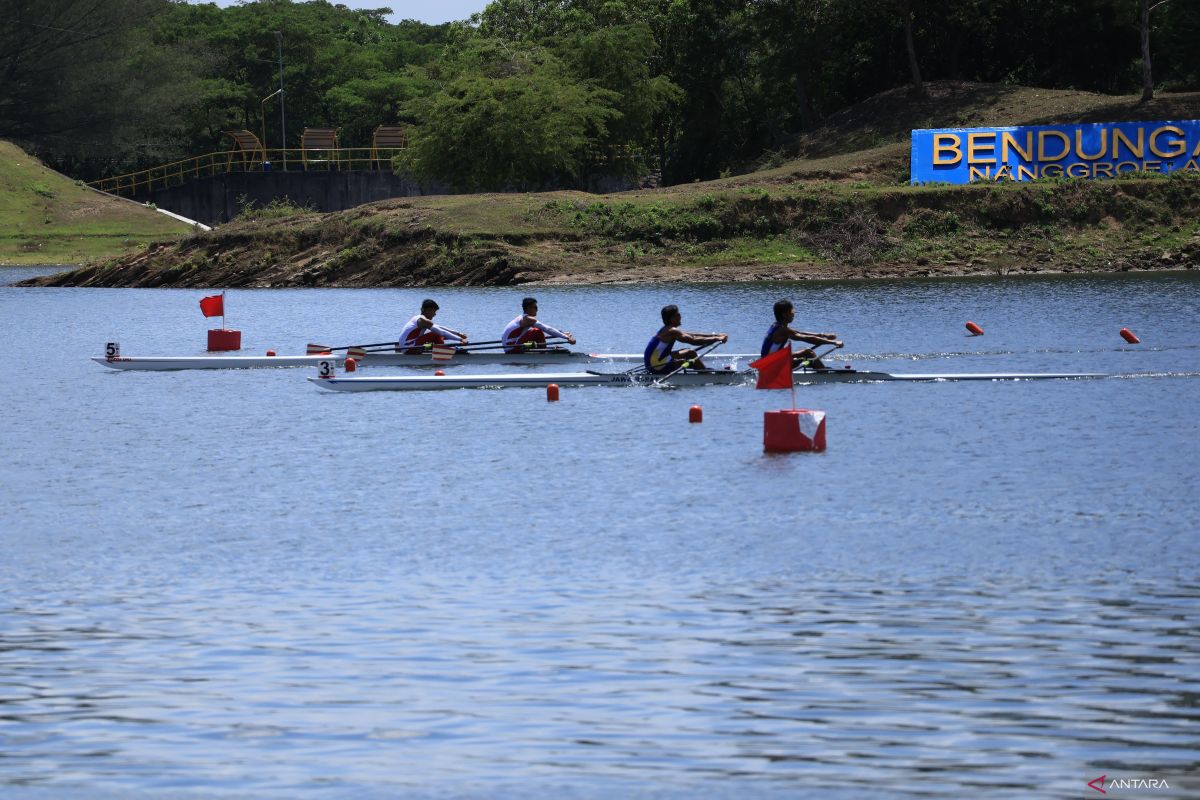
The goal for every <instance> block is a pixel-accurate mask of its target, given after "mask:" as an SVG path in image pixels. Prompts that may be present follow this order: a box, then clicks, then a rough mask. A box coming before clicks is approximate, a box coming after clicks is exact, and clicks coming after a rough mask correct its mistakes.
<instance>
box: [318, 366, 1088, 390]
mask: <svg viewBox="0 0 1200 800" xmlns="http://www.w3.org/2000/svg"><path fill="white" fill-rule="evenodd" d="M756 375H757V373H756V372H755V371H754V370H703V371H688V372H678V373H676V374H674V375H671V376H670V377H666V376H662V375H651V374H648V373H644V372H641V373H631V372H592V371H588V372H559V373H542V374H536V375H521V374H519V373H503V374H496V375H412V376H382V375H381V376H378V377H376V376H366V375H363V376H351V377H328V378H323V377H310V378H309V380H310V381H312V382H313V383H315V384H317V386H319V387H321V388H322V389H327V390H329V391H334V392H373V391H393V392H395V391H428V390H433V389H499V388H504V387H509V386H524V387H545V386H549V385H550V384H552V383H553V384H556V385H558V386H667V387H669V386H713V385H730V386H742V385H752V384H753V383H754V382H755V376H756ZM1103 377H1105V375H1103V374H1101V373H1093V372H957V373H928V374H893V373H889V372H871V371H860V370H855V369H830V370H798V371H796V372H794V373H792V378H793V381H794V382H795V383H797V384H814V383H872V382H879V381H924V382H931V381H1027V380H1049V379H1063V378H1103Z"/></svg>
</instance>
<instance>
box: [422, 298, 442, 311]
mask: <svg viewBox="0 0 1200 800" xmlns="http://www.w3.org/2000/svg"><path fill="white" fill-rule="evenodd" d="M427 308H432V309H433V310H434V311H437V309H438V304H437V303H435V302H434V301H433V300H432V299H431V298H429V297H426V298H425V299H424V300H422V301H421V310H422V311H424V310H425V309H427Z"/></svg>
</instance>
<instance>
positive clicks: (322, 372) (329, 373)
mask: <svg viewBox="0 0 1200 800" xmlns="http://www.w3.org/2000/svg"><path fill="white" fill-rule="evenodd" d="M334 372H335V367H334V362H332V361H318V362H317V377H318V378H332V377H333V375H334Z"/></svg>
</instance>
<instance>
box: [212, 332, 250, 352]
mask: <svg viewBox="0 0 1200 800" xmlns="http://www.w3.org/2000/svg"><path fill="white" fill-rule="evenodd" d="M241 349H242V332H241V331H235V330H230V329H227V328H210V329H209V331H208V351H209V352H210V353H214V352H221V351H227V350H241Z"/></svg>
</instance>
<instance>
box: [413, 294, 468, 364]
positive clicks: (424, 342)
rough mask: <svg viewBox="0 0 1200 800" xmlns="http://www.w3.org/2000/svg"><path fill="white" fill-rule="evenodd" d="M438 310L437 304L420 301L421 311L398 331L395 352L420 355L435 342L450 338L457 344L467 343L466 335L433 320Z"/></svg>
mask: <svg viewBox="0 0 1200 800" xmlns="http://www.w3.org/2000/svg"><path fill="white" fill-rule="evenodd" d="M437 312H438V304H437V303H435V302H434V301H432V300H429V299H426V300H424V301H422V303H421V313H420V314H417V315H416V316H415V317H413V318H412V319H410V320H409V321H408V324H407V325H405V326H404V330H402V331H400V339H399V341H397V342H396V352H397V353H407V354H408V355H420V354H421V353H425V352H428V348H430V347H432V346H433V345H435V344H445V343H446V340H447V339H452V340H454V341H455V342H456V343H458V344H466V343H467V335H466V334H465V333H462V332H460V331H456V330H453V329H451V328H446V327H444V326H442V325H438V324H437V323H435V322H434V321H433V317H434V315H436V314H437Z"/></svg>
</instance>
